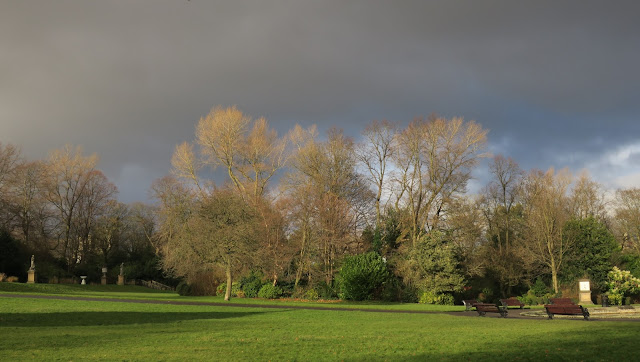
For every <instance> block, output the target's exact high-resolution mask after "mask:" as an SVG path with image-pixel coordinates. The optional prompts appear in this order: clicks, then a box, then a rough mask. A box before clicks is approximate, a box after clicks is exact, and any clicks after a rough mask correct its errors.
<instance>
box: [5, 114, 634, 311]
mask: <svg viewBox="0 0 640 362" xmlns="http://www.w3.org/2000/svg"><path fill="white" fill-rule="evenodd" d="M486 135H487V131H486V130H485V129H483V128H482V127H481V126H480V125H479V124H477V123H475V122H472V121H471V122H466V121H463V120H462V119H459V118H453V119H444V118H440V117H437V116H432V117H429V118H427V119H422V118H417V119H415V120H413V121H412V122H410V123H409V124H408V126H406V127H401V126H400V125H399V124H398V123H394V122H389V121H374V122H371V123H370V124H369V126H368V127H367V128H366V129H364V130H363V131H362V137H361V140H362V141H361V142H360V143H356V142H355V141H354V140H353V139H351V138H349V137H347V136H345V135H344V134H343V133H342V131H341V130H338V129H331V130H330V131H329V132H328V133H327V135H326V137H319V135H318V134H317V131H316V129H315V127H310V128H307V129H304V128H302V127H300V126H297V125H296V126H295V127H294V128H293V129H291V130H290V132H289V133H288V134H286V135H283V136H278V135H277V133H276V132H275V131H274V130H273V129H271V128H270V127H269V125H268V122H267V121H266V120H265V119H264V118H259V119H252V118H251V117H248V116H247V115H245V114H243V113H242V112H241V111H240V110H238V109H237V108H235V107H231V108H222V107H217V108H214V109H213V110H212V111H211V112H210V113H209V114H208V115H207V116H206V117H203V118H202V119H200V121H199V122H198V123H197V125H196V130H195V139H194V141H193V142H192V143H188V142H187V143H183V144H181V145H178V146H177V147H176V149H175V152H174V155H173V158H172V160H171V161H172V165H173V167H172V172H171V175H168V176H166V177H164V178H162V179H160V180H157V181H156V182H155V183H154V184H153V186H152V192H153V194H154V196H155V198H156V200H157V203H156V205H153V206H146V205H140V204H136V205H122V204H119V203H117V202H116V201H115V187H113V185H111V184H110V183H109V182H108V180H106V178H104V176H103V175H102V174H101V173H100V172H99V171H97V170H96V169H95V159H94V158H92V157H84V156H82V155H81V152H80V151H78V150H75V151H74V150H71V149H69V148H67V149H65V150H61V151H56V152H53V153H52V156H51V157H50V159H49V160H48V161H46V162H41V163H35V164H32V163H25V162H23V161H21V159H20V157H19V155H18V153H17V151H16V150H15V148H13V147H12V146H5V147H4V148H2V149H0V151H1V152H2V154H1V155H2V160H3V161H2V162H3V163H2V165H3V166H2V168H1V169H0V170H1V171H0V172H2V174H0V175H4V176H0V177H2V178H0V187H2V195H3V198H2V201H1V202H2V203H3V214H2V218H3V219H2V222H3V224H2V225H3V229H4V230H6V231H7V232H8V233H9V234H8V235H11V237H12V238H13V239H15V240H18V241H19V244H20V245H21V247H23V248H25V249H28V250H29V251H36V252H38V253H45V254H47V255H50V257H49V259H51V260H53V261H55V262H56V263H57V264H56V265H57V266H58V269H56V272H59V273H61V272H62V271H64V272H65V273H71V274H73V273H75V274H76V275H78V274H77V273H78V272H80V271H83V272H84V270H83V268H86V267H87V266H88V265H94V266H95V265H97V264H100V263H102V264H106V265H110V266H112V265H115V264H117V263H119V262H121V261H122V260H127V261H129V263H131V264H132V265H133V264H135V263H138V265H139V264H141V263H144V264H146V265H154V264H153V262H154V261H159V264H158V265H159V266H160V267H161V268H162V270H163V272H164V276H165V277H169V276H170V277H175V278H180V279H181V280H183V283H182V285H181V286H180V291H182V292H184V293H189V292H190V293H196V294H211V293H216V292H218V293H221V292H224V293H225V295H226V298H230V297H232V296H233V295H234V294H236V295H242V294H244V295H245V296H256V295H258V292H259V291H260V290H261V289H265V292H264V293H263V295H264V296H277V295H280V294H288V295H291V296H293V297H301V298H335V297H342V298H348V299H370V298H373V299H384V300H402V301H414V302H415V301H421V302H426V303H451V302H453V301H454V300H456V299H457V300H460V299H470V298H481V299H484V300H493V299H495V298H499V297H509V296H520V295H522V296H524V297H527V298H532V299H534V298H538V297H540V296H543V295H544V294H549V295H552V294H555V295H557V294H564V295H568V296H571V295H577V280H578V279H580V278H584V277H587V278H589V279H590V280H591V282H592V289H593V290H594V292H595V293H600V292H604V291H606V290H607V289H608V288H609V287H608V286H607V276H608V273H609V272H610V271H611V270H612V269H613V268H614V267H620V268H621V269H625V270H630V271H631V272H632V273H633V274H634V275H636V276H639V275H640V189H638V188H632V189H627V190H618V191H617V192H616V193H615V195H614V196H612V197H608V198H607V197H605V193H604V190H603V189H602V188H601V186H600V185H599V184H597V183H596V182H594V181H593V180H591V179H590V178H589V176H588V175H587V174H581V175H579V176H577V177H576V176H573V175H571V174H570V173H569V172H568V171H567V170H560V171H555V170H553V169H549V170H547V171H541V170H530V171H524V170H521V169H520V168H519V166H518V165H517V163H516V162H515V161H514V160H512V159H511V158H509V157H505V156H501V155H497V156H490V155H487V154H486V153H485V146H486V137H487V136H486ZM484 157H490V158H491V160H490V162H489V171H490V174H491V180H490V182H489V183H488V184H487V185H485V187H484V188H483V189H482V191H481V192H480V194H478V195H469V194H468V193H467V184H468V182H469V180H470V179H471V172H472V171H473V169H474V168H475V167H477V165H478V163H479V161H480V159H481V158H484ZM56 159H65V160H67V161H65V162H61V161H58V162H56ZM11 160H13V161H11ZM91 160H93V161H91ZM72 164H77V166H73V167H72V166H71V165H72ZM5 165H7V166H5ZM28 165H32V166H29V167H33V168H34V169H38V170H41V171H38V172H41V173H40V174H38V175H41V176H38V177H36V179H38V180H46V182H36V183H34V185H37V186H34V187H35V188H34V190H35V191H34V193H33V195H38V196H34V197H33V200H36V201H33V202H32V201H29V203H28V205H30V206H29V210H30V211H29V212H28V215H29V216H28V218H27V219H28V222H27V223H26V224H25V222H24V220H25V215H26V214H23V211H21V210H24V209H23V208H22V207H21V206H20V205H23V201H21V200H22V196H19V195H22V192H21V191H20V190H21V188H22V187H24V185H27V184H28V182H27V183H25V182H24V180H27V179H28V177H27V176H25V175H26V174H25V171H24V170H26V169H27V168H28V167H27V166H28ZM33 165H38V166H37V167H36V166H33ZM62 165H67V166H62ZM56 170H57V171H56ZM214 171H215V172H216V174H220V171H223V172H224V174H225V175H226V176H225V177H226V181H224V182H218V183H217V184H216V183H214V182H213V180H212V179H211V178H208V177H207V175H211V174H212V172H214ZM34 172H35V171H34ZM55 175H58V176H55ZM70 175H75V176H74V177H69V176H70ZM81 175H82V176H81ZM97 175H99V176H97ZM89 180H92V181H89ZM74 185H75V186H74ZM81 185H83V186H81ZM74 190H77V191H78V193H77V195H76V193H75V191H74ZM74 200H75V201H74ZM31 203H32V204H33V206H31V205H32V204H31ZM4 205H6V207H5V206H4ZM24 225H28V227H27V228H26V229H25V227H24ZM134 249H135V250H144V252H141V254H138V253H137V252H134V251H133V250H134ZM45 251H46V252H45ZM142 254H144V256H139V255H142ZM156 256H157V258H154V257H156ZM27 260H28V259H27ZM92 267H93V266H92ZM25 270H26V268H25ZM156 277H157V278H160V276H158V275H157V276H156ZM265 285H266V287H264V286H265Z"/></svg>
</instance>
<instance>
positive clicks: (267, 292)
mask: <svg viewBox="0 0 640 362" xmlns="http://www.w3.org/2000/svg"><path fill="white" fill-rule="evenodd" d="M281 295H282V289H281V288H280V287H278V286H274V285H273V284H265V285H263V286H262V288H260V291H258V297H260V298H264V299H278V298H280V296H281Z"/></svg>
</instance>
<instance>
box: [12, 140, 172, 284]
mask: <svg viewBox="0 0 640 362" xmlns="http://www.w3.org/2000/svg"><path fill="white" fill-rule="evenodd" d="M97 162H98V158H97V156H96V155H91V156H86V155H83V152H82V149H81V148H80V147H76V148H74V147H71V146H66V147H64V148H62V149H58V150H54V151H52V152H51V153H50V155H49V157H48V158H47V159H46V160H43V161H27V160H25V158H24V157H23V156H22V155H21V152H20V149H19V148H18V147H16V146H14V145H10V144H8V145H2V144H0V248H1V250H0V251H1V252H0V272H1V273H5V274H6V275H12V276H18V277H19V278H20V280H23V281H25V280H26V273H27V269H28V268H29V264H30V257H31V255H34V256H35V261H36V270H37V276H38V279H39V281H40V282H47V281H51V280H53V278H54V277H57V278H58V279H59V280H60V279H61V280H65V279H67V280H69V278H74V277H78V276H80V275H86V276H88V277H89V280H90V281H94V282H96V281H99V280H100V276H101V275H102V272H101V269H102V268H103V267H107V268H108V269H109V270H110V273H109V275H110V277H111V278H112V279H114V278H116V274H117V273H118V271H119V266H120V263H123V262H124V263H125V264H126V271H127V274H128V276H129V277H130V278H147V279H152V278H156V279H158V278H162V275H163V274H162V272H161V271H160V270H159V267H158V265H159V257H157V255H156V250H155V249H154V248H153V246H152V244H151V243H150V241H149V240H150V239H149V238H150V237H151V235H152V234H153V232H154V228H155V221H154V220H155V211H154V208H153V207H152V206H149V205H143V204H140V203H135V204H132V205H126V204H123V203H120V202H118V201H117V199H116V196H117V189H116V187H115V185H114V184H113V183H112V182H110V181H109V180H108V179H107V177H106V176H105V175H104V174H103V173H102V172H101V171H100V170H98V169H97V168H96V167H97Z"/></svg>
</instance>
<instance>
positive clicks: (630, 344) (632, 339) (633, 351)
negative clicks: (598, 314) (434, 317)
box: [344, 322, 640, 361]
mask: <svg viewBox="0 0 640 362" xmlns="http://www.w3.org/2000/svg"><path fill="white" fill-rule="evenodd" d="M551 323H553V322H551ZM594 324H595V323H590V324H589V322H586V323H585V326H584V327H585V328H584V330H581V331H577V332H576V331H575V330H572V331H563V332H549V333H546V334H545V335H539V336H528V337H526V338H522V339H519V340H515V341H514V340H513V339H505V340H503V341H499V340H498V341H496V340H495V339H493V338H492V339H491V342H489V343H484V342H483V341H482V339H478V340H475V341H474V340H469V343H468V347H467V348H466V350H455V348H451V349H448V350H446V349H445V350H444V351H442V350H440V351H434V352H433V353H416V354H413V353H406V351H398V352H397V353H394V354H385V355H376V354H369V355H366V356H364V357H362V358H355V359H354V358H348V357H347V358H345V359H344V360H345V361H378V360H389V359H391V360H402V361H436V360H437V361H465V360H466V361H514V360H518V361H540V360H544V361H637V360H638V348H637V345H638V333H640V324H635V323H628V324H617V325H613V323H599V324H598V325H597V326H595V325H594ZM594 327H595V328H594Z"/></svg>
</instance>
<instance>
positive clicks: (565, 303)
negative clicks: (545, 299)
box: [550, 298, 575, 305]
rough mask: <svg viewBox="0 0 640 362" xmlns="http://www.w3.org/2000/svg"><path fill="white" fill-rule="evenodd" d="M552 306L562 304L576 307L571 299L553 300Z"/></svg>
mask: <svg viewBox="0 0 640 362" xmlns="http://www.w3.org/2000/svg"><path fill="white" fill-rule="evenodd" d="M550 300H551V304H560V305H567V304H568V305H575V303H574V302H573V300H571V298H551V299H550Z"/></svg>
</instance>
